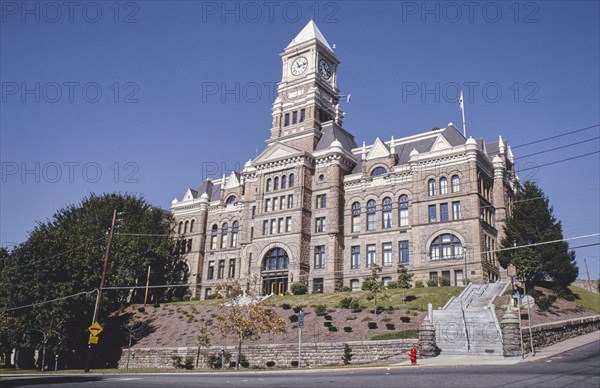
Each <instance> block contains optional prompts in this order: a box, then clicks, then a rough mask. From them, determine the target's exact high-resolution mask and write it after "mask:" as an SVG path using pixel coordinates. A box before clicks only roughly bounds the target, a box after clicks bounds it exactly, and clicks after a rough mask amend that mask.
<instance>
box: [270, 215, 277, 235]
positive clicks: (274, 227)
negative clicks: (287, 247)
mask: <svg viewBox="0 0 600 388" xmlns="http://www.w3.org/2000/svg"><path fill="white" fill-rule="evenodd" d="M275 233H277V219H275V218H273V219H272V220H271V234H275Z"/></svg>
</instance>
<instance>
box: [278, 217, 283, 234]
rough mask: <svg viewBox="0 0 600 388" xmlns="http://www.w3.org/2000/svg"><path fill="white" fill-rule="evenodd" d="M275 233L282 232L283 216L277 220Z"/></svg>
mask: <svg viewBox="0 0 600 388" xmlns="http://www.w3.org/2000/svg"><path fill="white" fill-rule="evenodd" d="M277 233H283V217H281V218H279V219H278V220H277Z"/></svg>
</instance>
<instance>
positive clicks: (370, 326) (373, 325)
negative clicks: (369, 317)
mask: <svg viewBox="0 0 600 388" xmlns="http://www.w3.org/2000/svg"><path fill="white" fill-rule="evenodd" d="M367 326H368V327H369V329H377V322H369V323H367Z"/></svg>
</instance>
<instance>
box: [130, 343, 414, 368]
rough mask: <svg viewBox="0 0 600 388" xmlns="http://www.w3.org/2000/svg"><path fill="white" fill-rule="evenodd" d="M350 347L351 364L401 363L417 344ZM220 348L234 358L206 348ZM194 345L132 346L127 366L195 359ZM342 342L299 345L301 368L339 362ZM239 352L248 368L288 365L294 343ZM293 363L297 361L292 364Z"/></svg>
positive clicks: (295, 351)
mask: <svg viewBox="0 0 600 388" xmlns="http://www.w3.org/2000/svg"><path fill="white" fill-rule="evenodd" d="M347 343H348V345H350V347H351V348H352V354H353V356H352V361H351V363H352V364H361V363H370V362H376V361H387V360H393V361H395V362H401V361H404V360H406V359H408V355H409V353H410V349H412V348H413V347H416V346H417V343H418V341H417V340H415V339H406V340H389V341H355V342H347ZM221 349H225V350H226V351H227V352H230V353H231V355H232V359H235V358H236V357H237V348H236V347H235V346H225V347H219V346H215V347H212V348H211V349H210V353H211V354H217V355H219V354H221ZM196 351H197V350H196V348H189V347H183V348H135V350H134V352H133V354H132V355H131V357H130V358H129V367H130V368H172V367H173V359H172V358H173V357H174V356H179V357H181V358H182V359H185V358H186V357H192V358H193V359H194V362H195V360H196V354H197V353H196ZM343 351H344V343H342V342H337V343H336V342H334V343H307V344H304V343H303V344H302V352H301V360H302V364H301V367H303V368H306V367H316V366H325V365H339V364H342V363H343V362H342V353H343ZM242 354H243V355H244V356H245V357H246V360H247V362H248V363H249V364H250V367H261V368H266V367H267V362H270V361H274V362H275V366H276V367H278V368H285V367H292V361H294V362H297V361H298V346H297V345H296V346H294V345H293V344H274V345H253V344H251V345H244V347H243V348H242ZM127 355H128V352H127V349H124V350H123V352H122V355H121V359H120V360H119V368H125V367H126V365H127ZM294 365H297V364H294ZM198 367H199V368H207V367H208V366H207V365H206V363H205V360H204V358H203V357H202V356H200V362H199V365H198Z"/></svg>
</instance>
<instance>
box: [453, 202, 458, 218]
mask: <svg viewBox="0 0 600 388" xmlns="http://www.w3.org/2000/svg"><path fill="white" fill-rule="evenodd" d="M452 219H453V220H460V202H452Z"/></svg>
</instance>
